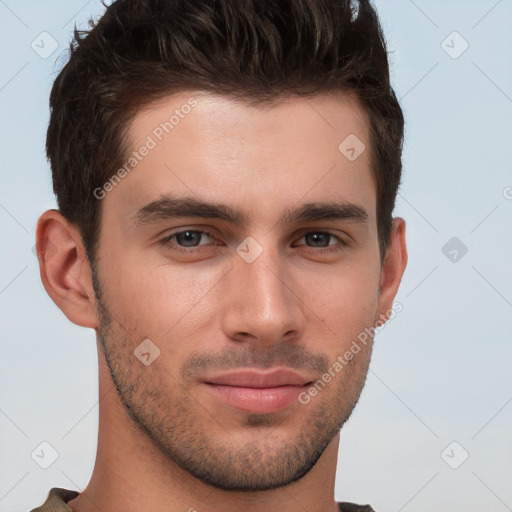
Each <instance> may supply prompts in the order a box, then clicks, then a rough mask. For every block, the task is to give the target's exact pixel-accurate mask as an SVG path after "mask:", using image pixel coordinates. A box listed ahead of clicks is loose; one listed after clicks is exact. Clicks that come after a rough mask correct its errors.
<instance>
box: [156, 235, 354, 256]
mask: <svg viewBox="0 0 512 512" xmlns="http://www.w3.org/2000/svg"><path fill="white" fill-rule="evenodd" d="M187 232H188V233H199V234H201V235H207V236H209V237H211V238H215V237H214V236H213V235H212V234H211V233H210V232H209V231H206V230H203V229H184V230H183V231H176V232H174V233H171V234H170V235H168V236H166V237H165V238H162V240H160V241H159V244H160V245H161V246H164V247H172V250H174V251H177V252H180V253H184V254H193V253H198V252H202V251H203V250H204V249H201V248H202V247H204V246H202V245H199V246H196V247H189V248H188V249H187V248H185V247H182V246H179V245H176V244H174V243H171V240H172V239H173V238H174V237H176V236H177V235H180V234H182V233H187ZM311 234H322V235H329V236H331V237H333V238H335V239H337V240H338V242H339V244H340V245H341V247H333V246H330V245H329V246H327V247H310V249H317V250H316V251H315V252H319V253H328V252H337V251H341V250H342V249H343V248H344V247H346V246H347V245H348V244H347V243H346V242H345V241H344V240H343V239H342V238H340V237H339V236H338V235H335V234H334V233H331V232H330V231H308V232H307V233H304V234H303V235H302V236H301V237H300V239H302V238H304V237H305V236H307V235H311ZM306 247H307V246H306Z"/></svg>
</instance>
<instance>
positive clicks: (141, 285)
mask: <svg viewBox="0 0 512 512" xmlns="http://www.w3.org/2000/svg"><path fill="white" fill-rule="evenodd" d="M110 258H111V259H110V260H109V261H116V262H117V263H116V265H112V268H111V269H110V270H109V269H106V271H105V270H104V271H103V272H102V274H103V277H102V288H103V289H104V291H105V295H106V297H108V303H109V306H110V309H111V313H112V315H113V316H114V317H115V318H116V319H117V320H118V322H119V323H120V324H121V325H123V327H125V329H126V330H128V331H133V332H137V333H140V334H141V335H143V336H147V337H149V338H150V339H152V338H154V339H155V340H164V339H166V338H169V337H172V336H173V334H174V333H176V332H179V331H180V329H183V326H184V325H187V324H189V323H190V322H191V319H193V318H195V317H196V316H197V312H198V311H201V310H202V308H204V304H207V303H208V293H209V292H210V291H211V290H213V289H214V288H215V287H216V285H217V283H218V282H219V281H220V280H221V279H222V277H223V275H224V274H225V272H226V271H227V270H229V269H228V268H224V267H222V266H218V267H214V266H210V267H209V268H208V269H206V268H201V265H193V266H188V267H187V266H185V265H183V266H179V265H176V264H170V263H169V264H167V263H163V264H162V263H161V260H160V262H159V263H158V264H156V265H152V264H151V263H149V262H148V261H147V260H146V259H145V258H143V257H142V256H139V257H137V255H135V254H134V255H126V254H125V255H124V256H123V257H121V255H120V254H112V255H111V256H110ZM192 267H193V268H192Z"/></svg>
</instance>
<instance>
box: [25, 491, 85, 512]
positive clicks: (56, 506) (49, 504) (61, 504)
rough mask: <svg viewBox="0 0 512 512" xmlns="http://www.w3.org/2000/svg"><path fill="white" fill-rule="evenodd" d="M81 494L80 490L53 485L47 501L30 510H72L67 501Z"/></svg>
mask: <svg viewBox="0 0 512 512" xmlns="http://www.w3.org/2000/svg"><path fill="white" fill-rule="evenodd" d="M79 494H80V493H79V492H78V491H72V490H70V489H62V488H60V487H53V488H52V489H50V492H49V493H48V497H47V498H46V501H45V502H44V503H43V504H42V505H41V506H39V507H37V508H33V509H32V510H31V511H30V512H70V511H71V512H72V509H71V508H70V507H69V506H68V505H67V502H68V501H71V500H72V499H74V498H76V497H77V496H78V495H79Z"/></svg>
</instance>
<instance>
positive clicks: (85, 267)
mask: <svg viewBox="0 0 512 512" xmlns="http://www.w3.org/2000/svg"><path fill="white" fill-rule="evenodd" d="M36 250H37V257H38V260H39V271H40V274H41V281H42V282H43V286H44V287H45V289H46V291H47V293H48V295H49V296H50V297H51V298H52V300H53V302H55V304H56V305H57V306H58V307H59V309H60V310H61V311H62V312H63V313H64V314H65V315H66V317H67V318H68V319H69V320H71V322H73V323H75V324H77V325H81V326H83V327H91V328H93V329H96V328H97V327H98V320H97V315H96V307H95V295H94V289H93V286H92V273H91V268H90V265H89V261H88V260H87V257H86V254H85V248H84V246H83V243H82V237H81V236H80V233H79V231H78V229H77V228H76V227H75V226H74V225H72V224H71V223H69V222H68V221H67V220H66V219H65V218H64V217H63V215H62V214H61V213H60V212H59V211H58V210H48V211H46V212H44V213H43V214H42V215H41V217H40V218H39V221H38V223H37V230H36Z"/></svg>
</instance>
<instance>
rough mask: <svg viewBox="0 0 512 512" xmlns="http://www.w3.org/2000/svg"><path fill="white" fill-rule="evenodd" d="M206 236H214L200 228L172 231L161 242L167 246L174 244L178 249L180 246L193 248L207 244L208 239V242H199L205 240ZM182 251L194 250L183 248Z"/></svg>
mask: <svg viewBox="0 0 512 512" xmlns="http://www.w3.org/2000/svg"><path fill="white" fill-rule="evenodd" d="M205 237H208V238H213V237H212V235H211V234H210V233H208V231H203V230H200V229H186V230H185V231H178V232H175V233H171V234H170V235H168V236H166V237H165V238H163V239H162V240H160V242H159V243H160V244H161V245H165V246H172V247H173V248H176V250H178V251H180V247H183V248H192V249H193V248H195V247H200V246H203V245H206V244H207V243H208V240H207V241H206V243H199V242H201V241H202V240H204V238H205ZM181 252H193V251H187V250H184V251H183V250H181Z"/></svg>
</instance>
